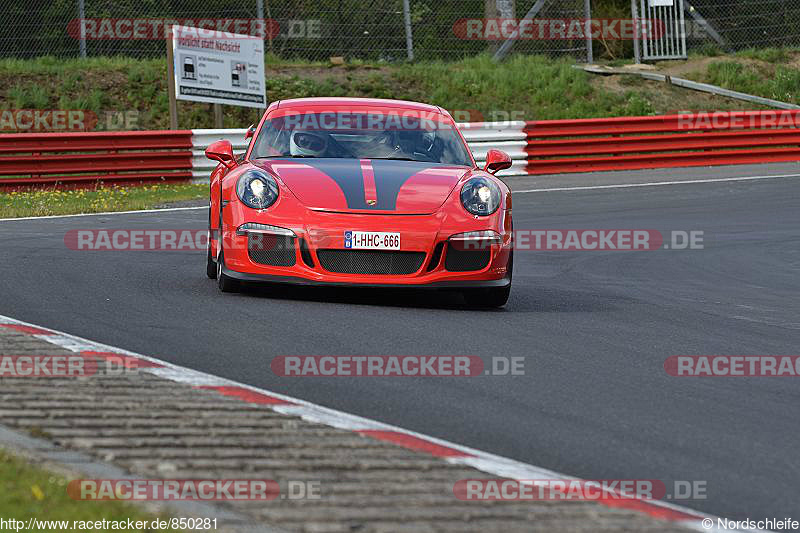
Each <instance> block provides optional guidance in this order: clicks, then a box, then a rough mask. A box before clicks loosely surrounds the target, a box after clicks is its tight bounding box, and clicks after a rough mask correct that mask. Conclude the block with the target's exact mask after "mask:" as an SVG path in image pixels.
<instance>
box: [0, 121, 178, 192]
mask: <svg viewBox="0 0 800 533" xmlns="http://www.w3.org/2000/svg"><path fill="white" fill-rule="evenodd" d="M191 148H192V138H191V132H190V131H188V130H187V131H124V132H92V133H19V134H8V135H0V188H3V189H17V188H26V187H43V186H44V187H47V186H52V187H89V186H94V185H95V184H97V183H98V182H102V183H103V184H104V185H129V184H140V183H161V182H173V181H186V180H189V179H191V178H192V152H191Z"/></svg>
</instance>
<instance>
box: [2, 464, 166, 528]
mask: <svg viewBox="0 0 800 533" xmlns="http://www.w3.org/2000/svg"><path fill="white" fill-rule="evenodd" d="M67 483H68V480H66V479H64V478H63V477H61V476H58V475H54V474H52V473H50V472H48V471H46V470H43V469H41V468H38V467H34V466H31V465H29V464H28V463H26V462H25V461H23V460H21V459H20V458H18V457H15V456H13V455H10V454H9V453H7V452H5V451H2V450H0V493H2V495H3V497H2V498H0V517H2V518H3V519H5V520H8V519H15V520H22V521H26V522H27V520H28V519H30V518H37V519H39V520H69V521H75V520H82V521H92V522H94V521H98V520H114V521H123V520H125V521H127V520H128V519H131V520H132V521H134V522H135V521H147V522H148V523H152V521H153V520H155V519H156V518H158V519H166V518H167V517H163V516H160V517H156V516H153V515H150V514H147V513H145V512H142V511H141V510H139V509H137V508H136V507H134V506H131V505H129V504H124V503H121V502H113V501H97V502H95V501H91V502H90V501H80V500H73V499H71V498H70V497H69V496H68V495H67V492H66V488H67ZM69 530H70V531H72V530H73V529H72V524H70V527H69ZM117 531H131V530H128V529H120V530H117ZM140 531H141V530H140ZM146 531H155V530H152V529H147V530H146ZM161 531H163V530H161ZM171 531H174V530H171Z"/></svg>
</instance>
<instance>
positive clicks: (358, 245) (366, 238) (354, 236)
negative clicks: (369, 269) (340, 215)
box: [344, 231, 400, 250]
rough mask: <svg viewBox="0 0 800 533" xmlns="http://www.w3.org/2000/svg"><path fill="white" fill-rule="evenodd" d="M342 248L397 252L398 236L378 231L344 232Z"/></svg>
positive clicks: (398, 246) (398, 247)
mask: <svg viewBox="0 0 800 533" xmlns="http://www.w3.org/2000/svg"><path fill="white" fill-rule="evenodd" d="M344 247H345V248H352V249H356V250H399V249H400V234H399V233H384V232H379V231H345V232H344Z"/></svg>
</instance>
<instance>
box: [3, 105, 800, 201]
mask: <svg viewBox="0 0 800 533" xmlns="http://www.w3.org/2000/svg"><path fill="white" fill-rule="evenodd" d="M799 126H800V111H734V112H716V113H696V114H690V113H686V114H680V115H665V116H654V117H619V118H596V119H579V120H547V121H536V122H527V123H526V125H525V128H524V132H525V134H526V139H527V148H526V150H525V152H526V153H527V154H528V164H527V167H526V171H527V173H528V174H556V173H561V172H590V171H601V170H635V169H645V168H668V167H689V166H706V165H736V164H746V163H765V162H781V161H800V128H799ZM191 170H192V132H191V131H188V130H186V131H142V132H135V131H127V132H91V133H34V134H28V133H20V134H9V135H0V189H8V188H22V187H41V186H61V187H87V186H94V185H96V184H97V183H98V182H102V183H103V184H106V185H108V184H139V183H154V182H163V181H170V182H174V181H187V180H190V179H191V178H192V172H191ZM23 176H24V177H23Z"/></svg>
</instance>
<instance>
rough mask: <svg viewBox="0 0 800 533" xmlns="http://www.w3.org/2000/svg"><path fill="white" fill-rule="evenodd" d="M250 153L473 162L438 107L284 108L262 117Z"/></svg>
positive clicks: (456, 163) (451, 124) (467, 163)
mask: <svg viewBox="0 0 800 533" xmlns="http://www.w3.org/2000/svg"><path fill="white" fill-rule="evenodd" d="M251 157H252V158H254V159H256V158H268V157H298V158H300V157H326V158H349V159H398V160H408V161H423V162H431V163H445V164H450V165H461V166H472V160H471V158H470V155H469V152H468V148H467V147H466V146H465V144H464V142H463V140H462V139H461V136H460V135H459V134H458V132H457V131H456V129H455V125H454V124H453V122H452V121H450V120H449V119H446V118H445V117H444V116H443V115H440V114H438V113H437V114H435V115H430V116H420V115H418V114H417V115H413V116H412V115H404V114H402V113H398V114H390V113H344V112H335V113H302V114H288V115H284V116H281V117H277V118H273V119H270V120H267V121H266V122H265V123H264V125H263V127H262V128H261V132H260V133H259V135H258V138H257V139H256V141H255V145H254V147H253V152H252V154H251Z"/></svg>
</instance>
